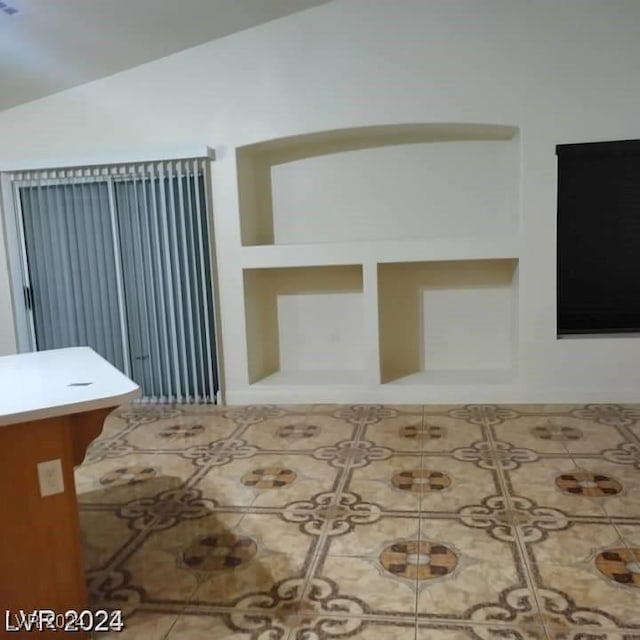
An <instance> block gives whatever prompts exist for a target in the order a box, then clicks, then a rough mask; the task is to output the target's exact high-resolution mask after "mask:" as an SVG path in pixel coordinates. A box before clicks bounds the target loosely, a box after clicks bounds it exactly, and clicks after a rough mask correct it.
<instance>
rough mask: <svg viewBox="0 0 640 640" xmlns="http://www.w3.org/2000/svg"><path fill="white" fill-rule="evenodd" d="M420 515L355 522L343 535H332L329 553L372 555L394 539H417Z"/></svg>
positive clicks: (374, 555) (333, 554)
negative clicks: (361, 522) (364, 522)
mask: <svg viewBox="0 0 640 640" xmlns="http://www.w3.org/2000/svg"><path fill="white" fill-rule="evenodd" d="M419 533H420V517H419V514H418V513H417V512H416V513H415V514H413V515H412V516H409V517H406V518H399V517H380V519H378V520H377V521H375V522H373V523H371V524H355V525H354V526H353V528H352V529H351V530H350V531H348V532H347V533H345V534H343V535H334V536H330V537H329V540H328V543H327V553H328V555H331V556H371V557H375V558H377V557H378V555H379V554H380V552H381V551H382V550H383V549H384V548H385V547H386V546H388V545H389V544H391V543H392V542H393V541H394V540H400V539H408V540H414V539H417V538H418V536H419Z"/></svg>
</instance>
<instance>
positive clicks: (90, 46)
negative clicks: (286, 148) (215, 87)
mask: <svg viewBox="0 0 640 640" xmlns="http://www.w3.org/2000/svg"><path fill="white" fill-rule="evenodd" d="M327 1H328V0H2V1H1V2H0V110H2V109H7V108H9V107H12V106H15V105H19V104H22V103H24V102H29V101H31V100H35V99H37V98H41V97H43V96H46V95H49V94H51V93H56V92H58V91H62V90H63V89H68V88H70V87H74V86H77V85H79V84H83V83H85V82H90V81H91V80H97V79H98V78H102V77H104V76H108V75H111V74H113V73H117V72H118V71H122V70H124V69H128V68H130V67H134V66H136V65H139V64H143V63H145V62H149V61H151V60H155V59H157V58H162V57H164V56H167V55H170V54H172V53H176V52H177V51H181V50H183V49H187V48H189V47H193V46H195V45H198V44H202V43H204V42H208V41H209V40H213V39H215V38H221V37H223V36H226V35H229V34H231V33H235V32H237V31H241V30H243V29H248V28H250V27H253V26H256V25H259V24H262V23H264V22H268V21H269V20H273V19H275V18H280V17H282V16H286V15H289V14H291V13H295V12H297V11H302V10H304V9H308V8H310V7H313V6H315V5H319V4H323V3H324V2H327ZM3 5H9V6H10V7H14V8H16V9H18V13H17V14H15V15H11V16H10V15H8V14H7V13H5V10H3Z"/></svg>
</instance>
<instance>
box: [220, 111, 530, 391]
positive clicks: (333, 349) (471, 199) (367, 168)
mask: <svg viewBox="0 0 640 640" xmlns="http://www.w3.org/2000/svg"><path fill="white" fill-rule="evenodd" d="M519 144H520V142H519V138H518V130H517V128H515V127H511V126H497V125H478V124H455V123H453V124H451V123H449V124H447V123H444V124H407V125H388V126H379V127H361V128H357V127H356V128H352V129H346V130H340V131H324V132H318V133H314V134H308V135H301V136H296V137H292V138H286V139H279V140H271V141H266V142H262V143H257V144H253V145H248V146H245V147H241V148H238V149H237V150H236V160H237V165H236V169H237V178H238V207H239V215H240V220H239V222H240V231H241V234H240V235H241V238H240V244H239V246H237V247H234V254H235V255H237V257H238V266H239V268H240V269H241V270H242V276H243V285H244V290H243V296H244V312H245V321H246V323H245V324H246V345H245V346H246V351H245V353H246V365H247V366H246V374H245V372H244V371H242V372H241V374H242V376H241V377H242V378H246V383H245V384H244V386H240V387H236V388H234V389H233V390H232V393H229V394H228V397H229V398H230V399H233V400H234V401H238V402H253V401H256V402H307V401H309V402H334V401H335V402H350V401H351V402H423V401H424V402H433V401H439V400H442V401H444V400H447V399H448V400H459V395H457V394H459V393H460V390H464V393H465V394H466V396H467V397H468V399H469V401H471V402H474V401H482V399H485V400H486V401H489V402H490V401H496V400H498V401H499V399H502V400H505V401H506V400H507V399H508V398H511V399H516V397H517V388H518V344H519V337H518V314H519V296H518V261H519V259H520V255H521V243H522V238H521V236H520V234H519V224H518V219H519V182H520V180H519V166H520V161H519V153H520V147H519ZM236 252H237V253H236Z"/></svg>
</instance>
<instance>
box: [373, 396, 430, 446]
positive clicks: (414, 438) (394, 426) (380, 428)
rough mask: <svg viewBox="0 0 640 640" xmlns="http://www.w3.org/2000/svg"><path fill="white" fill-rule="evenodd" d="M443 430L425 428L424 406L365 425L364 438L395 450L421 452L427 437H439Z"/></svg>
mask: <svg viewBox="0 0 640 640" xmlns="http://www.w3.org/2000/svg"><path fill="white" fill-rule="evenodd" d="M441 434H442V431H441V430H435V429H432V430H431V431H430V432H429V431H425V430H424V429H423V423H422V407H419V408H418V411H416V413H408V412H403V413H399V414H398V415H395V416H393V417H390V418H386V419H385V420H382V421H380V422H377V423H375V424H369V425H367V426H366V427H365V430H364V433H363V435H362V438H363V439H364V440H369V441H370V442H373V443H375V445H376V446H379V447H387V448H389V449H391V450H393V451H403V452H405V451H406V452H408V453H419V452H420V451H421V450H422V446H423V443H424V441H425V440H426V439H428V438H430V437H433V438H438V437H440V436H441Z"/></svg>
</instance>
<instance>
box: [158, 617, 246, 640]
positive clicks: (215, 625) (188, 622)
mask: <svg viewBox="0 0 640 640" xmlns="http://www.w3.org/2000/svg"><path fill="white" fill-rule="evenodd" d="M253 631H254V629H249V630H247V631H238V630H236V629H233V628H232V627H231V626H230V625H229V624H227V623H226V622H225V619H224V618H223V617H222V616H219V615H218V616H211V615H200V616H198V615H181V616H180V617H179V618H178V620H177V622H176V623H175V624H174V626H173V627H172V628H171V631H170V632H169V635H167V637H166V640H204V639H205V638H211V640H213V639H214V638H215V639H216V640H217V639H220V640H223V638H224V640H252V637H254V636H253Z"/></svg>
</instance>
